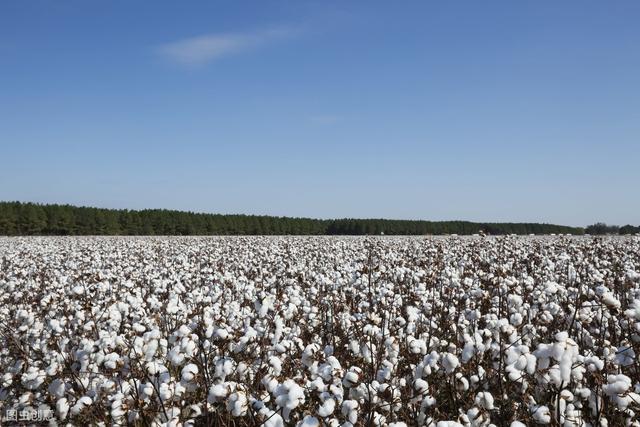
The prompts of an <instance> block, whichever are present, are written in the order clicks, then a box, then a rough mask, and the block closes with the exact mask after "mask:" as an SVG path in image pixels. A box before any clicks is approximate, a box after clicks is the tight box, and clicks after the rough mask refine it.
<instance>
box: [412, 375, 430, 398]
mask: <svg viewBox="0 0 640 427" xmlns="http://www.w3.org/2000/svg"><path fill="white" fill-rule="evenodd" d="M413 389H414V390H415V391H416V393H417V394H424V393H426V392H427V391H429V384H428V383H427V382H426V381H425V380H423V379H421V378H418V379H417V380H415V381H414V382H413Z"/></svg>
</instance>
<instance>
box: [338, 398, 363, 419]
mask: <svg viewBox="0 0 640 427" xmlns="http://www.w3.org/2000/svg"><path fill="white" fill-rule="evenodd" d="M358 407H359V405H358V402H357V401H355V400H345V401H343V402H342V415H343V416H344V417H346V418H347V420H348V421H349V422H350V423H351V424H355V423H356V422H357V421H358Z"/></svg>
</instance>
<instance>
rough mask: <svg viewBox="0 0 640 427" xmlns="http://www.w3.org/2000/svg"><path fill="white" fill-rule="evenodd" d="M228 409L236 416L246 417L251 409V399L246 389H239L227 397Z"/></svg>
mask: <svg viewBox="0 0 640 427" xmlns="http://www.w3.org/2000/svg"><path fill="white" fill-rule="evenodd" d="M227 410H228V411H229V412H231V414H232V415H233V416H234V417H244V416H245V415H246V414H247V411H248V410H249V401H248V400H247V395H246V393H245V392H244V391H237V392H235V393H232V394H231V395H229V398H228V399H227Z"/></svg>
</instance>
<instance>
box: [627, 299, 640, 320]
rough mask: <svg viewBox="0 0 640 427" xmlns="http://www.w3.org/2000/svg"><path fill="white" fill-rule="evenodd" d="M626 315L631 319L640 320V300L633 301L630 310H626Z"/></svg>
mask: <svg viewBox="0 0 640 427" xmlns="http://www.w3.org/2000/svg"><path fill="white" fill-rule="evenodd" d="M624 315H625V316H627V317H629V318H631V319H638V320H640V300H638V299H635V300H633V302H632V303H631V304H630V305H629V308H628V309H627V310H625V312H624Z"/></svg>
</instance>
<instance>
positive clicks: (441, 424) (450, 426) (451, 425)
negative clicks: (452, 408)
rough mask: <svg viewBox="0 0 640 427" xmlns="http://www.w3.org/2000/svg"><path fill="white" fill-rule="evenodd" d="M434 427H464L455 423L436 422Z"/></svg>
mask: <svg viewBox="0 0 640 427" xmlns="http://www.w3.org/2000/svg"><path fill="white" fill-rule="evenodd" d="M436 427H464V425H462V424H460V423H459V422H457V421H438V423H437V424H436Z"/></svg>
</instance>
